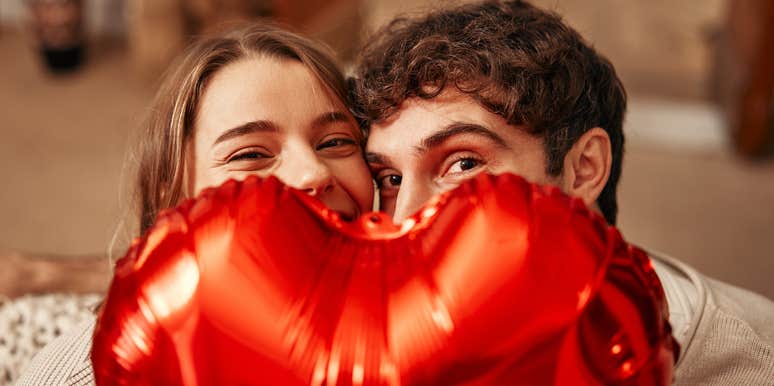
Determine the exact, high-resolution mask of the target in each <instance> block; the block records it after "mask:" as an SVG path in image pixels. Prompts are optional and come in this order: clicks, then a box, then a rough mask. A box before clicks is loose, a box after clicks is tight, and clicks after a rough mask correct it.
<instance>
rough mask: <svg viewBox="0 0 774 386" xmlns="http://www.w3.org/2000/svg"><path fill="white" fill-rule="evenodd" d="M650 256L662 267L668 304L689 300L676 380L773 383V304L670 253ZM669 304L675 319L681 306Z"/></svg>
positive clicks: (720, 383)
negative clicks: (674, 257)
mask: <svg viewBox="0 0 774 386" xmlns="http://www.w3.org/2000/svg"><path fill="white" fill-rule="evenodd" d="M651 258H652V259H653V260H654V263H655V264H659V265H662V269H661V270H657V272H659V277H660V278H661V279H662V284H663V285H664V291H665V292H666V295H667V299H668V302H669V300H671V299H690V302H689V303H691V304H690V307H689V308H688V309H689V310H690V311H689V313H688V315H687V317H686V318H685V322H686V323H688V325H687V326H686V329H685V330H686V331H687V334H686V336H685V340H684V341H683V342H681V344H682V345H683V346H684V347H683V348H682V350H681V358H680V359H679V361H678V363H677V368H676V370H675V376H676V379H675V384H676V385H730V384H751V385H752V384H755V385H774V302H772V301H771V300H770V299H768V298H766V297H764V296H762V295H759V294H756V293H754V292H752V291H749V290H746V289H743V288H740V287H737V286H733V285H731V284H727V283H724V282H721V281H719V280H715V279H711V278H709V277H707V276H705V275H702V274H701V273H699V272H698V271H696V270H695V269H694V268H692V267H690V266H688V265H686V264H684V263H681V262H680V261H678V260H676V259H673V258H671V257H668V256H664V255H662V254H652V255H651ZM663 265H666V266H667V268H666V269H664V268H663ZM675 277H679V278H680V280H679V281H677V282H678V283H680V284H679V285H674V282H676V281H675ZM686 294H687V295H686ZM669 306H670V319H671V316H672V315H671V308H672V307H673V306H678V305H677V304H669Z"/></svg>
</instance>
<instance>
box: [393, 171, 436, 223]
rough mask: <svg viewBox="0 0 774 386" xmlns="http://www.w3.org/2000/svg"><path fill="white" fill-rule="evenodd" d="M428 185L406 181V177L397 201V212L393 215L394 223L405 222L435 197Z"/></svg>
mask: <svg viewBox="0 0 774 386" xmlns="http://www.w3.org/2000/svg"><path fill="white" fill-rule="evenodd" d="M428 185H429V184H422V183H418V182H416V181H411V180H409V181H406V178H405V177H404V180H403V182H402V183H401V186H400V190H399V191H398V196H397V197H396V200H395V212H394V213H393V215H392V221H393V222H394V223H396V224H399V223H401V222H403V220H405V219H406V218H408V217H410V216H411V215H413V214H414V213H416V212H417V211H418V210H419V208H421V207H422V205H424V204H425V203H426V202H427V201H428V200H429V199H430V198H432V197H433V195H434V192H433V189H431V187H430V186H428Z"/></svg>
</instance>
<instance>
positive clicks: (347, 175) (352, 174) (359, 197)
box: [334, 154, 374, 213]
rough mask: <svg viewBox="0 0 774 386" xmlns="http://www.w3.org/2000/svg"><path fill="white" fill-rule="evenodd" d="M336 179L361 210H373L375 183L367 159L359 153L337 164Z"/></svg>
mask: <svg viewBox="0 0 774 386" xmlns="http://www.w3.org/2000/svg"><path fill="white" fill-rule="evenodd" d="M334 170H335V173H336V179H337V180H338V182H339V184H340V185H341V186H342V187H343V188H344V189H345V190H346V191H347V193H348V194H349V195H350V196H351V197H352V199H353V200H355V202H356V203H357V205H358V207H359V208H360V210H361V211H362V212H363V213H365V212H369V211H371V209H372V207H373V199H374V183H373V180H372V178H371V171H370V170H369V169H368V166H367V165H366V163H365V161H364V160H363V158H362V157H360V155H359V154H358V155H357V156H356V157H350V158H347V159H346V160H342V162H340V163H339V162H337V163H336V166H335V169H334Z"/></svg>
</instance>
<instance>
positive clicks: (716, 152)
mask: <svg viewBox="0 0 774 386" xmlns="http://www.w3.org/2000/svg"><path fill="white" fill-rule="evenodd" d="M0 58H2V59H0V186H2V188H0V259H2V256H4V255H6V256H10V253H11V252H14V251H16V252H23V253H31V254H39V255H44V256H50V255H60V256H65V257H67V256H70V257H77V256H104V255H105V254H106V253H107V250H108V245H109V243H110V240H111V237H112V236H113V235H114V233H115V230H116V227H117V226H118V224H119V221H120V219H121V218H122V216H123V215H124V210H125V206H126V205H125V203H126V202H127V196H126V194H125V193H124V191H123V190H122V181H125V179H122V178H123V176H122V173H123V172H124V164H125V149H126V145H127V142H128V140H129V137H130V135H131V131H132V130H133V129H134V128H135V127H136V126H137V124H138V121H139V118H140V117H141V116H142V114H143V109H144V108H145V107H146V104H147V103H148V100H149V98H150V97H151V95H152V91H153V86H152V82H149V81H146V80H142V79H141V78H139V77H138V76H135V75H134V72H133V71H132V68H131V66H130V64H129V61H128V59H127V56H126V54H125V52H124V51H123V50H122V49H120V47H119V48H110V47H108V46H102V47H101V46H96V47H92V50H91V53H90V57H89V62H88V64H87V66H86V67H85V68H84V69H83V71H81V72H79V73H76V74H72V75H69V76H64V77H53V76H51V75H48V74H47V73H46V72H45V71H43V70H42V69H41V67H40V66H39V64H38V61H37V57H36V55H35V52H34V50H33V49H32V48H31V46H30V45H29V44H28V42H26V41H25V40H24V38H23V37H22V36H21V35H18V34H15V33H9V32H0ZM636 99H637V98H636V96H635V97H633V100H634V102H635V105H636ZM670 106H673V107H674V106H678V108H679V106H680V105H679V103H678V104H676V105H675V103H672V104H671V105H670ZM686 111H687V110H686ZM652 114H658V113H657V112H651V113H648V114H645V115H646V116H650V115H652ZM686 114H687V113H686ZM642 116H643V115H642V114H640V115H637V114H636V113H635V114H632V115H631V116H630V118H633V119H642V118H638V117H642ZM638 122H639V127H640V128H641V127H642V126H643V124H642V122H641V121H635V122H631V121H630V122H628V123H627V125H629V126H632V127H635V126H637V125H638ZM686 122H688V123H685V125H691V123H690V122H691V119H688V120H687V121H686ZM645 126H646V129H647V124H646V125H645ZM644 137H647V136H644ZM642 138H643V136H638V135H633V136H630V137H629V145H630V146H629V148H628V151H627V154H626V161H625V164H624V177H623V180H622V186H621V192H620V205H621V214H620V226H621V229H622V231H623V233H624V235H625V236H626V237H627V238H628V239H629V240H631V241H633V242H636V243H638V244H641V245H643V246H647V247H651V248H655V249H658V250H661V251H664V252H667V253H671V254H673V255H674V256H677V257H679V258H681V259H683V260H684V261H687V262H689V263H690V264H693V265H695V266H696V267H698V268H699V269H700V270H701V271H704V272H705V273H707V274H710V275H712V276H715V277H718V278H720V279H723V280H726V281H730V282H732V283H735V284H739V285H742V286H745V287H748V288H752V289H754V290H756V291H759V292H762V293H764V294H766V295H767V296H769V297H774V281H772V280H771V277H772V275H774V250H773V249H774V247H772V242H771V241H772V238H773V237H774V202H773V201H774V162H772V161H771V160H769V161H765V162H760V163H755V164H753V163H748V162H745V161H741V160H739V159H737V158H736V157H734V156H733V155H731V154H729V153H728V151H726V150H725V149H724V148H723V147H722V146H719V147H718V146H715V147H713V146H699V147H698V148H695V149H694V148H690V146H683V145H679V146H666V145H664V143H663V142H666V143H669V142H670V141H669V139H668V138H666V140H664V138H662V143H660V144H659V142H658V141H652V140H642ZM681 143H682V142H681ZM119 241H123V242H125V241H126V239H125V238H119ZM118 245H119V248H117V249H118V251H119V252H118V253H119V254H120V250H121V247H120V245H125V243H122V242H119V243H118ZM14 256H15V255H14ZM17 263H18V261H17ZM11 277H13V278H16V280H18V281H20V282H25V281H26V280H28V278H27V277H26V275H23V274H22V272H18V274H16V275H11ZM2 279H3V280H6V279H7V275H6V276H3V277H2ZM9 280H14V279H9Z"/></svg>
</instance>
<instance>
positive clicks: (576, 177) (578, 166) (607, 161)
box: [564, 127, 612, 207]
mask: <svg viewBox="0 0 774 386" xmlns="http://www.w3.org/2000/svg"><path fill="white" fill-rule="evenodd" d="M611 165H612V154H611V146H610V137H609V136H608V135H607V132H605V130H603V129H602V128H599V127H595V128H592V129H590V130H589V131H587V132H585V133H584V134H583V135H582V136H581V137H580V138H579V139H578V140H577V141H575V144H574V145H573V146H572V148H571V149H570V151H569V152H568V153H567V156H566V157H565V159H564V184H565V191H566V192H567V193H569V194H570V195H572V196H575V197H579V198H581V199H582V200H583V202H585V203H586V205H588V206H589V207H596V205H595V203H596V201H597V198H598V197H599V195H600V194H601V193H602V189H603V188H604V187H605V184H606V183H607V180H608V178H609V177H610V168H611Z"/></svg>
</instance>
